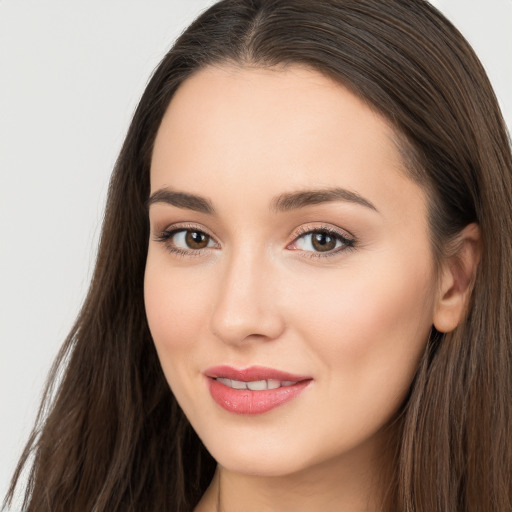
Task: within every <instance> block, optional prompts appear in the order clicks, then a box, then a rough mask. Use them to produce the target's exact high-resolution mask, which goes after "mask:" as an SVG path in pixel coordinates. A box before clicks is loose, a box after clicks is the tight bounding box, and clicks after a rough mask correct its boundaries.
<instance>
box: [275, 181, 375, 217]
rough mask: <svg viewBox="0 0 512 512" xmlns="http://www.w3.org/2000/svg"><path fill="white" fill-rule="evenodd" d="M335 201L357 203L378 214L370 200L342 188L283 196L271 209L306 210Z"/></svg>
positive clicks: (276, 200)
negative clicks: (307, 207)
mask: <svg viewBox="0 0 512 512" xmlns="http://www.w3.org/2000/svg"><path fill="white" fill-rule="evenodd" d="M333 201H345V202H349V203H355V204H359V205H361V206H365V207H366V208H369V209H370V210H374V211H376V212H378V210H377V208H376V207H375V205H374V204H373V203H372V202H371V201H369V200H368V199H365V198H364V197H363V196H360V195H359V194H358V193H357V192H353V191H351V190H347V189H345V188H340V187H335V188H327V189H318V190H303V191H298V192H290V193H286V194H281V195H279V196H278V197H276V198H275V199H274V200H273V201H272V203H271V209H272V210H274V211H277V212H287V211H290V210H296V209H298V208H304V207H306V206H311V205H315V204H321V203H329V202H333Z"/></svg>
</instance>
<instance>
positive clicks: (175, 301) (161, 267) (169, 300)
mask: <svg viewBox="0 0 512 512" xmlns="http://www.w3.org/2000/svg"><path fill="white" fill-rule="evenodd" d="M159 260H160V258H159V257H158V256H156V257H154V258H152V257H151V253H150V254H149V255H148V263H147V265H146V273H145V278H144V302H145V307H146V316H147V319H148V324H149V328H150V331H151V335H152V337H153V341H154V343H155V346H156V349H157V352H158V354H159V356H160V360H161V362H162V366H163V367H164V371H165V372H166V373H167V372H168V369H169V368H168V367H169V366H170V365H172V364H174V362H179V361H181V362H183V361H184V359H183V358H181V359H180V358H176V357H166V356H168V355H170V356H177V355H179V354H184V355H187V354H188V353H189V352H191V351H192V350H193V349H194V347H196V345H197V344H199V343H200V341H201V337H202V336H201V330H202V329H204V326H205V323H206V322H205V318H207V315H208V304H209V303H211V302H210V297H209V295H208V283H207V282H206V281H205V279H204V277H202V276H201V275H199V274H198V273H197V272H195V273H192V272H187V270H186V269H180V271H178V272H176V271H173V269H172V268H170V267H169V265H168V263H167V264H165V262H163V264H161V262H160V261H159Z"/></svg>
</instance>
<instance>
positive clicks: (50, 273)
mask: <svg viewBox="0 0 512 512" xmlns="http://www.w3.org/2000/svg"><path fill="white" fill-rule="evenodd" d="M312 1H314V0H312ZM212 3H213V0H165V1H164V0H150V1H148V0H146V1H144V0H108V1H107V0H87V1H85V0H82V1H74V2H69V1H66V0H0V497H3V495H4V494H5V491H6V490H7V485H8V481H9V479H10V476H11V474H12V472H13V469H14V466H15V462H16V460H17V458H18V457H19V455H20V451H21V449H22V447H23V445H24V442H25V441H26V438H27V436H28V433H29V431H30V428H31V426H32V423H33V421H34V418H35V414H36V412H37V407H38V403H39V401H40V398H41V391H42V387H43V383H44V380H45V378H46V376H47V373H48V370H49V368H50V365H51V362H52V360H53V358H54V357H55V355H56V352H57V350H58V348H59V346H60V344H61V343H62V341H63V340H64V337H65V336H66V334H67V332H68V330H69V329H70V327H71V325H72V323H73V320H74V318H75V316H76V314H77V312H78V309H79V307H80V304H81V301H82V300H83V297H84V295H85V293H86V290H87V286H88V281H89V278H90V275H91V271H92V268H93V264H94V258H95V251H96V243H97V239H98V235H99V229H100V224H101V219H102V210H103V207H104V203H105V194H106V190H107V185H108V179H109V175H110V172H111V169H112V166H113V164H114V161H115V159H116V156H117V153H118V151H119V149H120V146H121V143H122V140H123V137H124V134H125V132H126V129H127V127H128V123H129V121H130V118H131V115H132V113H133V110H134V108H135V106H136V104H137V101H138V99H139V97H140V95H141V93H142V91H143V88H144V86H145V84H146V82H147V79H148V77H149V76H150V74H151V72H152V70H153V69H154V68H155V66H156V65H157V63H158V62H159V60H160V58H161V57H162V56H163V55H164V53H165V51H166V50H167V49H168V48H169V47H170V45H171V43H172V41H173V40H174V39H175V38H176V37H177V35H179V33H180V32H181V31H182V30H183V29H184V28H185V27H186V26H187V24H188V23H189V22H190V21H192V19H193V18H194V17H195V16H196V15H197V14H198V13H199V12H200V11H202V10H203V9H204V8H205V7H207V6H208V5H211V4H212ZM433 3H434V4H435V5H436V6H437V7H439V8H440V9H441V10H442V11H443V12H444V13H445V14H446V15H447V16H448V17H449V18H450V19H451V20H452V21H453V22H454V23H455V24H456V25H457V26H458V27H459V29H460V30H461V31H462V32H463V33H464V35H465V36H466V37H467V38H468V40H469V41H470V42H471V43H472V45H473V47H474V48H475V50H476V51H477V53H478V55H479V56H480V58H481V59H482V61H483V63H484V65H485V67H486V69H487V71H488V73H489V76H490V78H491V81H492V82H493V84H494V87H495V90H496V92H497V95H498V98H499V100H500V103H501V105H502V109H503V111H504V114H505V117H506V119H507V122H508V125H509V127H510V126H512V0H486V1H483V0H438V1H436V2H433ZM0 501H1V499H0Z"/></svg>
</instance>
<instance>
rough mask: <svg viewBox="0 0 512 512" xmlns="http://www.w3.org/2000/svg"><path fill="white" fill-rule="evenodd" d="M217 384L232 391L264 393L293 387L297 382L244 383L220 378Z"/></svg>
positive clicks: (255, 381)
mask: <svg viewBox="0 0 512 512" xmlns="http://www.w3.org/2000/svg"><path fill="white" fill-rule="evenodd" d="M216 380H217V382H220V383H222V384H224V386H228V387H230V388H232V389H250V390H251V391H262V390H263V389H278V388H281V387H287V386H293V385H294V384H297V382H295V381H293V380H284V381H279V380H275V379H268V380H253V381H250V382H244V381H243V380H234V379H225V378H223V377H219V378H217V379H216Z"/></svg>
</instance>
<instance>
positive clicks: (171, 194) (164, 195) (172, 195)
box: [146, 188, 215, 215]
mask: <svg viewBox="0 0 512 512" xmlns="http://www.w3.org/2000/svg"><path fill="white" fill-rule="evenodd" d="M155 203H166V204H170V205H172V206H176V207H177V208H186V209H187V210H194V211H196V212H201V213H208V214H210V215H212V214H214V213H215V209H214V208H213V206H212V204H211V202H210V201H209V200H208V199H205V198H204V197H201V196H196V195H195V194H187V193H186V192H176V191H174V190H171V189H169V188H161V189H159V190H157V191H156V192H155V193H153V194H151V196H150V198H149V199H148V200H147V202H146V207H147V208H148V209H149V207H150V206H151V205H152V204H155Z"/></svg>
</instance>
